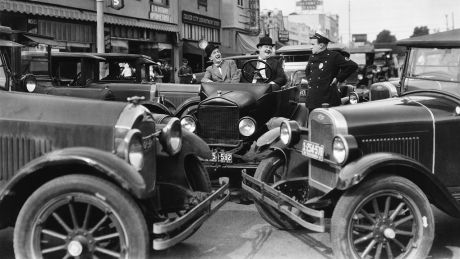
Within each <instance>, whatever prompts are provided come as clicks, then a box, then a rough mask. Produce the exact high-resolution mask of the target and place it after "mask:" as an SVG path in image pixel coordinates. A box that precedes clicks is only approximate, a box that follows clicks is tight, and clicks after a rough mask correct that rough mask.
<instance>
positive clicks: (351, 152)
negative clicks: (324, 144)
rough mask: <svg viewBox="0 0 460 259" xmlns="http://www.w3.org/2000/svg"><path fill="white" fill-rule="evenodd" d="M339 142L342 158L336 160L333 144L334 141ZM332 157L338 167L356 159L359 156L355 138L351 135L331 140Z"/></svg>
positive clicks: (337, 136) (339, 136)
mask: <svg viewBox="0 0 460 259" xmlns="http://www.w3.org/2000/svg"><path fill="white" fill-rule="evenodd" d="M336 140H338V141H341V142H342V144H343V148H344V154H343V158H342V157H341V158H340V159H337V155H336V153H335V148H334V143H335V141H336ZM331 148H332V157H333V158H334V160H335V162H336V163H337V164H339V165H342V166H343V165H344V164H346V163H347V162H348V161H350V160H352V159H356V158H358V157H359V156H360V151H359V148H358V142H357V141H356V138H355V137H354V136H352V135H340V134H339V135H336V136H335V137H334V138H333V140H332V147H331Z"/></svg>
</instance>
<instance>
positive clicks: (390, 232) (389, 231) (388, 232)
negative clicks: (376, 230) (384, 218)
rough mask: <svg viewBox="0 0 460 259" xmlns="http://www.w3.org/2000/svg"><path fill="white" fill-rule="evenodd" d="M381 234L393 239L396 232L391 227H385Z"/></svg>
mask: <svg viewBox="0 0 460 259" xmlns="http://www.w3.org/2000/svg"><path fill="white" fill-rule="evenodd" d="M383 234H384V235H385V237H386V238H390V239H393V238H395V237H396V233H395V231H394V230H393V229H391V228H386V229H385V230H384V231H383Z"/></svg>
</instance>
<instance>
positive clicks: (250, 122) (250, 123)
mask: <svg viewBox="0 0 460 259" xmlns="http://www.w3.org/2000/svg"><path fill="white" fill-rule="evenodd" d="M238 129H239V130H240V134H241V135H243V136H245V137H249V136H251V135H252V134H254V132H256V122H255V121H254V119H253V118H251V117H244V118H242V119H241V120H240V122H239V123H238Z"/></svg>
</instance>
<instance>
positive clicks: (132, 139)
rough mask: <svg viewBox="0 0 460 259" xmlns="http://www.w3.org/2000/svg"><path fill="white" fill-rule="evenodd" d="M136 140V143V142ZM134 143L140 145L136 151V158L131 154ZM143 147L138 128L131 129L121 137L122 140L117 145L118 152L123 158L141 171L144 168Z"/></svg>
mask: <svg viewBox="0 0 460 259" xmlns="http://www.w3.org/2000/svg"><path fill="white" fill-rule="evenodd" d="M136 142H137V143H136ZM134 145H139V146H140V152H138V156H139V157H138V158H137V160H136V159H134V157H133V156H132V155H133V154H132V152H131V151H132V150H133V148H132V147H133V146H134ZM136 151H139V150H136ZM143 151H144V149H143V145H142V134H141V132H140V131H139V130H138V129H131V130H129V131H128V133H127V134H126V135H125V137H124V138H123V141H122V143H121V145H120V147H119V153H121V154H122V157H123V159H124V160H125V161H126V162H128V163H129V164H130V165H132V166H133V167H134V168H136V170H138V171H141V170H142V169H143V168H144V152H143Z"/></svg>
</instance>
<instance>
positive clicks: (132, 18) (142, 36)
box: [0, 0, 179, 65]
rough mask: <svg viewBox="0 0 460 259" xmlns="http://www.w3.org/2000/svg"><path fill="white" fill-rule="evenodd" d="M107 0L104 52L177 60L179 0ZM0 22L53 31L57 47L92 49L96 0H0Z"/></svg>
mask: <svg viewBox="0 0 460 259" xmlns="http://www.w3.org/2000/svg"><path fill="white" fill-rule="evenodd" d="M109 2H110V1H106V0H104V45H105V50H106V52H124V53H141V54H145V55H148V56H151V57H152V58H153V59H155V60H163V61H164V62H168V63H170V64H172V65H174V64H175V63H176V62H178V55H179V54H178V51H179V49H178V44H177V43H178V33H179V25H178V0H129V1H128V0H124V8H122V9H120V10H116V9H113V8H110V7H108V6H107V3H109ZM0 24H1V25H3V26H8V27H11V28H13V29H16V30H22V31H28V32H31V33H36V34H39V35H44V36H51V37H53V38H54V39H55V40H56V41H58V42H60V44H61V46H59V48H61V50H66V51H83V52H95V51H96V0H79V1H74V0H59V1H53V0H35V1H18V0H0Z"/></svg>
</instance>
